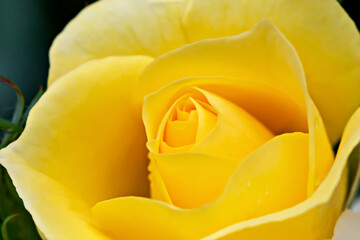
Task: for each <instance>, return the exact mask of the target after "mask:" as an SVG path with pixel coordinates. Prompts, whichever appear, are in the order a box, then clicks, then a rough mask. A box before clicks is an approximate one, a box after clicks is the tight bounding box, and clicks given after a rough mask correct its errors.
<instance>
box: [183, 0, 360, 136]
mask: <svg viewBox="0 0 360 240" xmlns="http://www.w3.org/2000/svg"><path fill="white" fill-rule="evenodd" d="M262 18H266V19H267V20H269V21H270V22H272V23H273V24H274V25H275V26H277V27H278V28H279V29H280V30H281V32H282V33H284V35H285V36H286V38H287V39H289V41H290V42H291V43H292V44H293V45H294V47H295V48H296V50H297V52H298V53H299V56H300V59H301V61H302V63H303V65H304V69H305V73H306V78H307V82H308V84H309V91H310V94H311V96H312V98H313V99H314V101H315V103H316V105H317V106H318V107H319V110H320V113H321V114H322V116H323V117H324V121H325V125H326V129H328V131H329V136H330V139H331V140H332V142H333V143H334V142H336V141H337V140H338V139H339V137H340V135H341V132H342V130H343V127H344V126H345V123H346V122H347V120H348V119H349V117H350V116H351V114H352V113H353V111H354V110H355V109H356V108H357V107H358V106H359V105H360V95H359V89H360V34H359V32H358V30H357V29H356V26H355V24H354V23H353V21H352V20H351V19H350V18H349V16H348V15H347V14H346V12H345V11H344V10H343V9H342V8H341V6H340V5H339V4H338V2H337V1H336V0H322V1H313V0H293V1H288V0H248V1H247V0H223V1H218V0H200V1H199V0H190V1H189V6H188V9H187V12H186V14H185V17H184V29H185V32H186V35H187V38H188V40H189V41H190V42H194V41H198V40H201V39H207V38H215V37H224V36H233V35H237V34H239V33H241V32H244V31H247V30H249V29H251V28H252V27H253V26H255V25H256V24H257V23H258V22H259V21H260V20H261V19H262ZM262 68H263V67H262V66H259V69H262Z"/></svg>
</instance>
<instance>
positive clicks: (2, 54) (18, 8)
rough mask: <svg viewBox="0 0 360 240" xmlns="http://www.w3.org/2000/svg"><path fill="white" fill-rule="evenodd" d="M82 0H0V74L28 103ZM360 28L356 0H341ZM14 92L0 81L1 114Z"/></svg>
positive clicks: (8, 112) (8, 108)
mask: <svg viewBox="0 0 360 240" xmlns="http://www.w3.org/2000/svg"><path fill="white" fill-rule="evenodd" d="M95 1H96V0H92V1H85V0H0V75H2V76H4V77H8V78H10V79H11V80H13V81H14V82H15V83H16V84H17V85H18V86H19V87H20V89H21V90H22V91H23V93H24V95H25V101H26V103H27V104H29V102H30V101H31V99H32V98H33V97H34V95H35V94H36V92H37V91H38V89H39V87H40V85H42V86H44V87H46V80H47V74H48V68H49V63H48V50H49V47H50V45H51V43H52V41H53V39H54V38H55V36H56V35H57V34H58V33H59V32H60V31H61V30H62V29H63V27H64V26H65V25H66V23H67V22H69V20H71V19H72V18H73V17H74V16H75V15H76V14H77V13H78V12H79V11H80V10H81V9H83V8H84V7H85V6H86V5H87V4H90V3H92V2H95ZM339 2H342V4H343V7H344V8H345V10H346V11H347V12H348V13H349V15H350V16H351V17H352V18H353V19H354V21H355V22H356V23H357V26H358V28H359V26H360V21H359V18H360V8H359V7H356V5H355V4H356V3H359V1H358V0H342V1H339ZM15 101H16V96H15V93H14V91H12V90H11V89H10V88H9V87H7V86H5V85H2V84H0V117H5V118H8V119H9V118H10V117H11V115H12V112H13V110H14V104H15Z"/></svg>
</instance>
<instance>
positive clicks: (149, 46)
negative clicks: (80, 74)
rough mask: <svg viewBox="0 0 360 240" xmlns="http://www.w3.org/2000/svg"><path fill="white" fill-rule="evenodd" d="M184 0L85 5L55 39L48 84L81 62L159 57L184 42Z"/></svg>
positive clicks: (112, 1) (121, 0) (110, 1)
mask: <svg viewBox="0 0 360 240" xmlns="http://www.w3.org/2000/svg"><path fill="white" fill-rule="evenodd" d="M183 2H184V1H183V0H175V1H172V0H169V1H166V0H165V1H163V0H160V1H159V0H107V1H98V2H96V3H94V4H91V5H89V6H88V7H86V8H85V9H84V10H83V11H82V12H81V13H80V14H79V15H78V16H77V17H76V18H75V19H74V20H72V21H71V22H70V23H69V24H68V25H67V27H66V28H65V29H64V31H63V32H62V33H61V34H60V35H59V36H58V37H57V38H56V39H55V41H54V43H53V45H52V47H51V50H50V63H51V67H50V71H49V80H48V83H49V85H50V84H52V83H53V82H54V81H55V80H56V79H57V78H59V77H61V76H62V75H64V74H65V73H67V72H69V71H70V70H72V69H74V68H76V67H77V66H79V65H80V64H82V63H84V62H86V61H89V60H93V59H100V58H104V57H108V56H126V55H137V54H141V55H149V56H158V55H160V54H163V53H165V52H168V51H169V50H172V49H174V48H177V47H179V46H181V45H183V44H185V43H186V42H185V35H184V34H183V30H182V25H181V22H180V21H179V20H180V18H181V16H180V14H181V11H182V8H183V7H182V6H183Z"/></svg>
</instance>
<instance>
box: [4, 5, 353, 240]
mask: <svg viewBox="0 0 360 240" xmlns="http://www.w3.org/2000/svg"><path fill="white" fill-rule="evenodd" d="M50 63H51V67H50V73H49V82H48V83H49V88H48V90H47V92H46V93H45V94H44V95H43V96H42V98H41V99H40V101H39V102H38V103H37V104H36V106H35V107H34V108H33V110H32V111H31V113H30V115H29V118H28V122H27V126H26V128H25V131H24V132H23V134H22V135H21V136H20V138H19V139H18V140H17V141H15V142H14V143H12V144H11V145H10V146H9V147H7V148H6V149H4V150H2V151H1V153H0V162H1V164H2V165H3V166H4V167H5V168H6V169H7V171H8V172H9V174H10V176H11V178H12V180H13V182H14V185H15V186H16V189H17V191H18V193H19V195H20V197H21V198H22V199H23V201H24V204H25V207H26V208H27V209H28V210H29V212H30V213H31V215H32V217H33V219H34V221H35V223H36V225H37V227H38V229H39V232H41V234H42V235H43V237H44V238H46V239H59V240H63V239H76V240H78V239H95V240H104V239H207V240H208V239H274V240H279V239H299V240H300V239H301V240H304V239H306V240H312V239H314V240H322V239H326V238H331V237H332V235H333V233H334V226H335V223H336V221H337V219H338V218H339V216H340V214H341V212H342V211H343V208H344V205H345V202H346V200H347V196H348V195H349V193H348V192H349V191H348V189H349V188H350V187H351V185H352V184H353V183H352V182H351V181H348V164H347V162H348V158H349V156H350V154H351V153H352V151H353V149H354V148H355V147H356V146H357V144H358V142H359V140H360V110H358V111H356V109H357V108H358V107H359V105H360V92H359V89H360V37H359V32H358V30H357V29H356V27H355V25H354V23H353V22H352V21H351V19H350V18H349V17H348V16H347V14H346V13H345V12H344V10H343V9H342V8H341V7H340V5H339V4H338V3H337V2H336V1H335V0H322V1H310V0H301V1H300V0H293V1H289V0H221V1H220V0H189V1H185V0H154V1H150V0H149V1H145V0H103V1H99V2H97V3H95V4H92V5H90V6H89V7H86V8H85V9H84V10H83V11H82V12H81V13H80V14H79V15H78V16H77V17H76V18H75V19H74V20H73V21H71V22H70V23H69V25H68V26H67V27H66V28H65V29H64V31H63V32H62V33H61V34H60V35H59V36H58V37H57V38H56V40H55V41H54V43H53V45H52V48H51V50H50ZM352 114H353V116H352V117H351V115H352ZM349 119H350V120H349ZM347 122H348V123H347ZM346 123H347V125H346ZM345 125H346V128H345ZM344 128H345V131H344V132H343V130H344ZM342 133H343V135H342V138H341V143H340V146H339V149H338V151H337V154H336V156H334V154H333V150H332V146H334V145H335V144H336V143H337V141H338V140H339V139H340V136H341V134H342Z"/></svg>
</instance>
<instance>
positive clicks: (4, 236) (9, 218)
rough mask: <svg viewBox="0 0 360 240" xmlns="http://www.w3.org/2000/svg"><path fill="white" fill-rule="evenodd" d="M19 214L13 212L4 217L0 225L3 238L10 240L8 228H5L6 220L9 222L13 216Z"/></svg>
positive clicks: (18, 214)
mask: <svg viewBox="0 0 360 240" xmlns="http://www.w3.org/2000/svg"><path fill="white" fill-rule="evenodd" d="M20 215H21V214H20V213H15V214H13V215H11V216H8V217H7V218H5V220H4V222H3V224H2V226H1V236H2V237H3V239H4V240H10V238H9V233H8V230H7V224H8V222H10V221H11V220H12V219H13V218H15V217H17V216H20Z"/></svg>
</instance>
